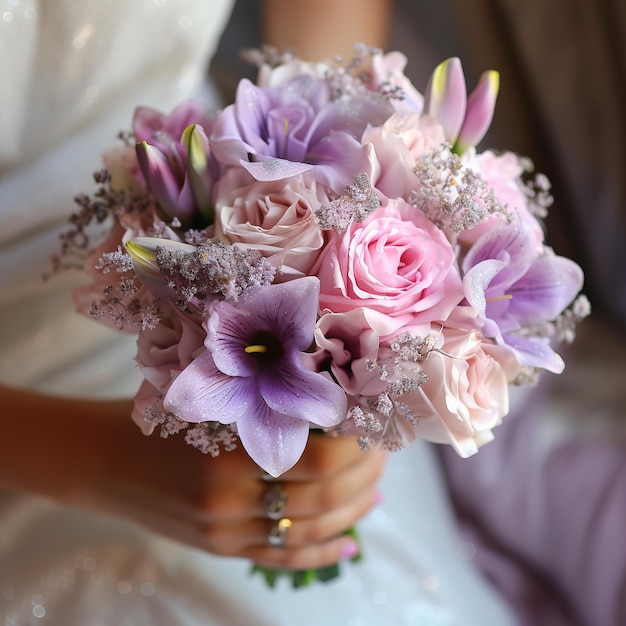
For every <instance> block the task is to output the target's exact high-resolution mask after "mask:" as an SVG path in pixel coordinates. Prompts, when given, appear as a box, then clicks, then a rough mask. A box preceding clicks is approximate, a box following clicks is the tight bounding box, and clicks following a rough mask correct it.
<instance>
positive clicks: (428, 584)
mask: <svg viewBox="0 0 626 626" xmlns="http://www.w3.org/2000/svg"><path fill="white" fill-rule="evenodd" d="M229 6H230V3H229V2H228V1H227V0H224V1H218V0H210V1H209V0H206V1H204V0H203V1H202V2H200V1H198V2H193V1H190V0H108V1H105V0H81V1H79V0H39V1H37V0H0V64H1V65H2V77H3V79H2V82H0V102H2V115H0V260H1V262H0V321H1V323H0V345H2V351H1V353H0V379H2V380H3V381H8V382H11V383H14V384H19V385H27V386H32V387H37V388H40V389H48V390H53V391H55V392H60V393H69V394H72V393H78V392H80V393H83V394H84V393H86V394H89V395H100V396H105V395H113V394H115V395H118V394H121V393H133V391H134V390H135V389H136V387H137V382H138V374H137V372H136V371H135V369H134V367H133V361H132V356H133V350H134V346H133V341H132V339H128V338H123V337H120V336H117V335H116V336H112V335H111V333H110V332H109V331H107V330H106V329H103V328H100V327H99V326H98V325H97V324H94V323H93V322H91V321H89V320H87V319H83V318H81V317H78V316H77V315H74V314H73V313H72V303H71V297H70V293H71V288H72V285H73V284H74V282H75V279H74V278H70V277H65V276H64V277H60V278H55V279H54V280H52V281H49V282H47V283H43V282H42V281H41V274H42V272H44V271H45V270H46V268H47V262H48V258H49V255H50V253H51V252H52V251H53V250H54V249H55V247H56V233H55V229H56V228H58V225H59V224H60V223H62V222H63V220H64V219H65V217H66V216H67V215H68V213H69V212H70V211H71V209H72V203H71V197H72V195H73V194H74V193H76V192H78V191H86V190H88V189H89V185H88V181H89V180H90V173H91V172H92V171H93V170H95V169H96V168H97V167H98V165H99V153H100V151H101V150H102V149H104V148H105V147H107V146H109V145H111V144H112V143H113V142H114V141H115V134H116V133H117V132H118V131H119V130H120V129H123V128H127V127H128V125H129V120H130V116H131V113H132V110H133V108H134V106H135V105H136V104H139V103H142V104H150V105H153V106H156V107H159V108H161V109H168V108H169V107H171V106H172V105H173V104H174V103H175V102H176V101H177V100H179V99H180V98H182V97H183V96H184V95H186V94H188V93H190V92H192V91H193V90H194V89H195V86H196V84H197V82H198V79H199V78H200V77H201V76H202V75H203V73H204V68H205V61H206V58H207V55H209V54H210V53H211V52H212V50H213V49H214V47H215V44H216V42H217V37H218V33H219V32H220V29H221V27H222V25H223V22H224V20H225V19H226V16H227V12H228V9H229ZM193 453H194V451H193V450H191V449H190V454H193ZM382 490H383V492H384V494H385V501H384V504H383V505H382V506H380V507H379V508H378V509H377V510H376V511H375V512H373V513H372V514H371V515H370V516H369V517H368V518H367V519H366V520H364V521H363V523H362V524H361V525H360V532H361V535H362V537H363V545H364V553H365V559H364V562H363V563H361V564H359V565H356V566H351V565H347V566H346V567H345V568H344V573H343V576H342V577H341V579H340V580H338V581H336V582H334V583H332V584H330V585H328V586H315V587H313V588H310V589H306V590H302V591H299V592H293V591H292V590H291V589H288V588H279V589H277V590H274V591H270V590H268V589H266V588H265V586H264V583H263V582H262V581H261V580H260V579H259V578H251V577H250V576H249V575H248V568H249V564H248V563H247V562H243V561H239V560H232V559H218V558H215V557H212V556H211V555H207V554H202V553H199V552H196V551H192V550H189V549H186V548H183V547H181V546H179V545H176V544H173V543H171V542H168V541H165V540H162V539H160V538H158V537H155V536H152V535H149V534H147V533H145V532H144V531H142V530H141V529H140V528H138V527H136V526H131V525H127V524H125V523H123V522H121V521H118V520H115V519H112V518H108V517H101V516H97V515H94V514H90V513H86V512H79V511H73V510H67V509H63V508H59V507H57V506H55V505H53V504H51V503H49V502H45V501H42V500H38V499H35V498H32V497H27V496H16V495H12V494H6V493H0V624H2V625H3V626H26V625H29V626H30V625H34V624H37V625H39V624H41V625H42V626H126V625H128V626H131V625H132V626H212V625H215V626H219V625H223V626H230V625H234V624H237V625H239V624H242V625H249V626H263V625H267V626H291V625H293V624H299V625H301V626H307V625H313V624H315V625H316V626H317V625H319V624H329V625H332V626H340V625H343V626H370V625H371V626H374V625H375V626H402V625H424V626H452V625H458V626H472V625H481V626H485V625H488V626H508V625H509V624H512V623H513V620H512V619H511V616H510V614H509V611H508V609H507V608H506V607H505V606H504V605H503V604H502V603H501V601H500V600H499V599H498V597H497V596H496V595H495V594H494V593H493V592H492V590H491V589H490V588H489V587H488V586H487V585H486V584H485V582H484V581H483V579H482V578H481V577H480V576H479V575H478V574H477V573H476V570H475V569H474V568H473V567H472V563H471V559H472V557H473V550H472V546H469V545H464V544H462V543H460V540H459V539H457V536H456V534H455V532H454V527H453V521H452V515H451V512H450V510H449V507H448V503H447V500H446V496H445V489H444V487H443V485H442V483H441V481H440V477H439V470H438V466H437V463H436V461H435V459H434V457H433V455H432V450H431V449H430V448H429V447H428V446H426V445H418V446H415V447H414V448H413V449H411V450H409V451H406V452H405V453H400V454H397V455H394V456H393V458H392V461H391V463H390V465H389V468H388V472H387V475H386V476H385V479H384V482H383V485H382Z"/></svg>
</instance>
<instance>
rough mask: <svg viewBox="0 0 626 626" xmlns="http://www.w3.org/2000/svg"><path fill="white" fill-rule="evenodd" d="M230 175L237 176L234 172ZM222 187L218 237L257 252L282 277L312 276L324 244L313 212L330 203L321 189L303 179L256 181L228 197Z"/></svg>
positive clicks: (218, 216)
mask: <svg viewBox="0 0 626 626" xmlns="http://www.w3.org/2000/svg"><path fill="white" fill-rule="evenodd" d="M226 176H227V177H228V176H229V174H227V175H226ZM230 176H231V177H237V176H239V174H237V173H236V172H235V171H233V170H231V173H230ZM250 178H251V177H250ZM250 178H248V180H250ZM224 186H225V185H224V183H222V184H221V191H220V199H219V200H218V204H217V210H216V218H215V219H216V221H215V235H216V237H217V238H218V239H219V240H221V241H225V242H229V243H236V244H238V245H241V246H243V247H246V248H253V249H255V250H259V251H260V252H261V254H263V256H265V257H267V258H268V259H269V260H270V261H271V262H272V263H273V264H274V265H275V266H276V267H277V268H278V269H279V273H280V274H282V275H283V278H284V277H285V275H286V276H287V277H289V278H295V277H297V276H303V275H306V274H308V272H309V270H310V269H311V267H312V265H313V263H314V262H315V260H316V259H317V257H318V255H319V253H320V250H321V248H322V246H323V245H324V234H323V231H322V230H321V229H320V227H319V226H318V223H317V221H316V219H315V214H314V211H315V210H316V209H317V208H318V207H319V205H320V204H321V203H322V202H328V201H329V200H328V197H327V196H326V194H325V193H324V191H323V189H322V188H321V187H320V186H319V185H318V186H316V183H315V181H314V180H313V179H312V178H310V179H308V180H307V179H305V177H304V176H298V177H294V178H287V179H283V180H276V181H269V182H260V181H253V182H252V183H250V184H247V185H246V186H243V187H236V186H235V187H234V188H232V189H231V190H230V192H228V193H224V191H223V189H224ZM278 280H281V277H280V276H278Z"/></svg>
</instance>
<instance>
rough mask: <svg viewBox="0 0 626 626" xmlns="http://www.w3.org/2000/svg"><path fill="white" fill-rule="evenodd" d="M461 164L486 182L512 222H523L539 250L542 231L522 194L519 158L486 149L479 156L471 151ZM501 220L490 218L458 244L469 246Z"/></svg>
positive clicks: (510, 153)
mask: <svg viewBox="0 0 626 626" xmlns="http://www.w3.org/2000/svg"><path fill="white" fill-rule="evenodd" d="M464 162H465V164H466V165H467V167H470V168H471V169H473V170H474V171H475V172H477V173H478V174H480V175H481V176H482V177H483V178H484V179H485V181H486V183H487V185H488V186H489V187H491V188H492V189H493V191H494V193H495V195H496V197H497V198H498V200H499V201H500V202H501V204H503V205H505V206H506V207H507V209H508V211H509V212H510V213H511V214H512V218H513V220H523V221H524V222H525V223H526V224H527V225H528V227H529V228H528V232H529V233H530V235H531V237H532V239H533V241H534V242H535V245H536V247H537V250H538V251H541V249H542V247H543V241H544V232H543V229H542V227H541V224H540V223H539V221H538V220H537V218H536V217H535V216H534V215H533V214H532V213H531V211H530V209H529V200H528V196H527V195H526V193H525V192H524V187H523V183H522V180H521V176H522V174H523V173H524V167H523V164H522V162H521V160H520V157H519V156H518V155H517V154H514V153H513V152H505V153H503V154H500V155H498V154H495V153H494V152H492V151H491V150H485V151H484V152H481V153H478V154H476V153H474V152H473V151H470V152H468V153H467V154H466V156H465V157H464ZM502 219H503V218H502V217H501V216H497V215H495V216H492V217H491V218H489V219H488V220H486V221H485V222H483V223H482V224H479V225H478V226H476V227H475V228H472V229H471V230H468V231H465V232H463V233H461V235H460V236H459V241H460V242H462V243H464V244H470V245H471V244H472V243H474V242H475V241H476V240H477V239H478V238H479V237H480V236H481V235H482V234H483V233H485V232H486V231H488V230H490V229H491V228H493V227H494V226H495V225H496V223H497V222H500V221H502Z"/></svg>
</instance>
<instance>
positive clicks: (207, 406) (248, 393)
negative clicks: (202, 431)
mask: <svg viewBox="0 0 626 626" xmlns="http://www.w3.org/2000/svg"><path fill="white" fill-rule="evenodd" d="M257 398H258V391H257V389H256V385H255V381H254V379H252V378H241V377H232V376H228V375H226V374H224V373H222V372H221V371H220V370H219V369H218V368H217V367H216V365H215V362H214V361H213V357H212V356H211V353H210V352H209V351H206V352H202V353H201V354H200V355H198V356H197V357H196V358H195V359H194V360H193V361H192V362H191V363H190V364H189V365H188V366H187V367H186V368H185V369H184V370H183V371H182V372H181V373H180V374H179V375H178V377H177V378H176V379H175V380H174V382H173V383H172V384H171V386H170V388H169V389H168V391H167V393H166V395H165V399H164V400H163V406H164V407H165V408H166V409H167V410H168V411H171V412H172V413H174V415H177V416H178V417H180V418H181V419H183V420H186V421H188V422H194V423H195V422H206V421H217V422H220V423H222V424H232V423H233V422H236V421H238V420H240V419H241V417H242V415H248V414H249V413H250V411H252V409H253V407H254V406H256V403H257V402H258V400H257Z"/></svg>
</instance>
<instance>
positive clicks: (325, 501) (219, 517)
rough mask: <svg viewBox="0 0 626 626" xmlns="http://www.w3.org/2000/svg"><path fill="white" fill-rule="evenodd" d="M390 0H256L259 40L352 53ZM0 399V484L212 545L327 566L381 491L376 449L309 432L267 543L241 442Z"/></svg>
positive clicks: (260, 559) (106, 409)
mask: <svg viewBox="0 0 626 626" xmlns="http://www.w3.org/2000/svg"><path fill="white" fill-rule="evenodd" d="M388 5H389V2H388V1H387V0H366V1H365V2H363V1H362V0H347V1H345V2H344V1H342V2H336V1H335V0H314V1H313V0H303V1H299V2H292V1H290V0H265V3H264V10H265V19H264V25H265V33H266V36H265V41H266V42H268V43H270V44H272V45H274V46H276V47H278V48H281V49H283V48H287V47H289V48H295V49H297V51H298V53H299V54H300V55H301V56H302V57H303V58H305V59H307V60H320V59H325V58H329V57H331V56H332V55H334V54H336V53H339V54H344V55H346V56H349V55H350V53H351V46H352V43H353V42H363V43H366V44H368V45H372V46H376V47H384V45H385V40H384V39H385V34H386V30H387V17H388V13H387V10H388ZM335 11H336V12H337V14H336V16H332V14H333V12H335ZM331 16H332V17H331ZM303 26H306V28H305V29H303V28H302V27H303ZM0 402H1V404H0V406H2V417H1V419H2V421H3V422H4V424H3V434H2V437H0V487H2V488H7V489H10V490H15V491H21V492H27V493H34V494H39V495H42V496H44V497H47V498H51V499H53V500H55V501H57V502H59V503H60V504H64V505H68V506H73V507H79V508H84V509H89V510H94V511H100V512H103V513H106V514H112V515H116V516H119V517H122V518H125V519H127V520H130V521H131V522H136V523H139V524H141V525H142V526H144V527H145V528H147V529H148V530H150V531H154V532H156V533H158V534H161V535H163V536H165V537H168V538H170V539H174V540H175V541H178V542H181V543H183V544H186V545H188V546H191V547H194V548H199V549H201V550H206V551H208V552H212V553H214V554H218V555H223V556H237V557H243V558H247V559H250V560H252V561H255V562H256V563H258V564H260V565H264V566H266V567H274V568H286V569H305V568H316V567H323V566H326V565H330V564H333V563H335V562H337V561H339V560H341V559H342V558H345V557H348V556H352V555H353V554H354V552H355V545H354V543H353V541H352V539H350V538H349V537H346V536H344V535H343V532H344V531H345V530H346V529H348V528H350V527H352V526H353V525H355V524H356V523H357V522H358V520H359V519H361V518H362V517H363V516H364V515H365V514H366V513H367V512H368V511H369V510H370V509H371V508H372V506H374V505H375V504H376V502H378V501H379V499H380V496H379V492H378V490H377V486H376V484H377V481H378V479H379V477H380V475H381V473H382V471H383V468H384V463H385V457H386V455H385V454H384V453H383V452H382V451H380V450H372V451H369V452H367V453H364V452H362V451H361V450H360V449H359V447H358V445H357V444H356V442H355V441H354V440H353V439H351V438H332V437H319V436H312V437H310V438H309V444H308V445H307V448H306V450H305V452H304V454H303V456H302V458H301V459H300V461H299V462H298V463H297V465H296V466H295V467H294V468H293V469H291V470H290V471H288V472H287V473H286V474H284V475H283V476H281V477H280V481H281V483H282V484H283V485H284V486H285V489H286V492H287V495H288V501H287V506H286V509H285V512H284V515H285V516H288V517H289V518H290V519H291V520H292V526H291V528H290V529H289V532H288V534H287V542H286V546H285V547H282V548H276V547H270V546H269V545H268V543H267V535H268V532H269V530H270V528H271V526H272V524H273V522H271V521H270V520H269V519H268V518H267V517H266V515H265V512H264V510H263V506H262V495H263V493H264V492H265V490H266V489H267V483H266V482H264V481H263V479H262V471H261V470H260V468H259V467H258V466H256V465H255V464H254V463H253V462H252V461H251V460H250V458H249V457H248V455H247V454H246V453H245V451H244V450H243V449H242V448H241V446H238V448H237V450H235V451H233V452H227V453H223V454H221V455H220V456H218V457H217V458H215V459H214V458H211V457H210V456H208V455H204V454H202V453H201V452H199V451H197V450H194V449H193V448H192V447H190V446H188V445H187V444H186V443H185V442H184V440H183V437H182V436H173V437H170V438H169V439H166V440H164V439H161V438H160V437H159V436H158V435H153V436H150V437H146V436H144V435H142V434H141V433H140V431H139V429H138V428H137V426H136V425H135V424H134V423H133V422H132V421H131V419H130V417H129V416H130V410H131V401H130V400H91V399H73V398H67V397H56V396H50V395H45V394H40V393H35V392H32V391H27V390H20V389H15V388H10V387H6V386H2V385H0Z"/></svg>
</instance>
